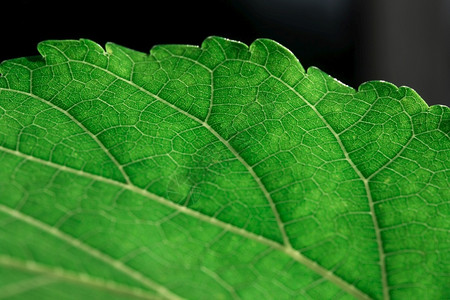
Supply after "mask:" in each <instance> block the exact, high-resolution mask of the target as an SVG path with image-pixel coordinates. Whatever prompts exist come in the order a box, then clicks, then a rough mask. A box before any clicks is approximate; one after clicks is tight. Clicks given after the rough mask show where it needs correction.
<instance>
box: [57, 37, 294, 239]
mask: <svg viewBox="0 0 450 300" xmlns="http://www.w3.org/2000/svg"><path fill="white" fill-rule="evenodd" d="M48 46H49V47H52V48H54V49H55V50H56V51H58V52H60V53H61V55H63V56H64V57H65V58H66V59H67V62H68V63H69V62H75V63H80V64H85V65H87V66H90V67H92V68H94V69H97V70H100V71H103V72H105V73H106V74H109V75H111V76H113V77H115V78H117V79H118V80H120V81H123V82H125V83H127V84H129V85H130V86H132V87H134V88H136V89H137V90H140V91H141V92H143V93H145V94H147V95H148V96H150V97H152V98H154V99H157V100H158V101H160V102H162V103H163V104H165V105H167V106H169V107H171V108H172V109H174V110H176V111H177V112H179V113H181V114H183V115H185V116H186V117H188V118H189V119H191V120H193V121H195V122H197V123H199V124H200V125H202V126H203V127H205V128H206V129H207V130H208V131H209V132H211V133H212V134H213V135H214V136H215V137H216V138H217V139H218V140H219V141H221V142H222V143H223V144H224V145H225V146H226V147H227V148H228V150H229V151H230V152H231V153H232V154H233V155H234V156H235V157H236V158H237V159H238V160H239V162H241V164H242V165H243V166H244V167H245V168H246V169H247V171H248V172H249V173H250V175H251V176H252V177H253V178H254V180H255V181H256V183H257V185H258V187H259V188H260V189H261V191H262V192H263V194H264V196H265V198H266V199H267V202H268V203H269V206H270V208H271V210H272V213H273V214H274V216H275V219H276V221H277V225H278V228H279V230H280V233H281V236H282V238H283V242H284V244H285V245H286V246H287V247H291V248H292V246H291V243H290V240H289V237H288V236H287V234H286V230H285V228H284V223H283V221H282V220H281V216H280V214H279V213H278V209H277V207H276V205H275V202H274V201H273V199H272V196H271V195H270V193H269V192H268V191H267V189H266V187H265V186H264V184H263V183H262V181H261V179H260V178H259V176H258V175H257V174H256V173H255V171H254V170H253V168H252V167H251V166H250V165H249V164H248V163H247V162H246V161H245V160H244V159H243V158H242V157H241V156H240V154H239V153H238V152H237V151H236V149H234V147H233V146H231V145H230V143H229V142H228V141H227V140H225V139H224V138H223V137H222V136H221V135H220V134H219V133H218V132H217V131H215V130H214V129H213V128H212V127H211V126H210V125H209V124H207V123H206V122H205V121H202V120H200V119H199V118H197V117H196V116H194V115H191V114H190V113H188V112H186V111H184V110H182V109H180V108H179V107H178V106H176V105H174V104H172V103H170V102H168V101H166V100H164V99H162V98H161V97H159V96H158V95H155V94H153V93H151V92H150V91H148V90H146V89H144V88H143V87H141V86H139V85H137V84H136V83H134V82H132V81H130V80H128V79H125V78H122V77H120V76H118V75H117V74H115V73H113V72H111V71H109V70H107V69H104V68H100V67H99V66H97V65H94V64H91V63H88V62H86V61H75V60H71V59H70V58H69V57H67V55H66V54H65V53H64V52H62V51H61V50H60V49H58V48H56V47H54V46H52V45H48ZM69 68H70V65H69Z"/></svg>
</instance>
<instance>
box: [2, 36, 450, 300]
mask: <svg viewBox="0 0 450 300" xmlns="http://www.w3.org/2000/svg"><path fill="white" fill-rule="evenodd" d="M38 50H39V52H40V54H41V56H37V57H28V58H18V59H13V60H9V61H5V62H3V63H2V64H1V66H0V73H1V74H2V77H0V164H1V168H0V298H7V299H37V298H39V299H55V298H57V299H80V298H84V297H89V298H95V299H130V298H144V299H158V298H162V299H183V298H186V299H354V298H357V299H446V298H449V297H450V294H449V290H448V287H449V285H450V264H449V261H450V252H449V251H450V202H449V195H450V184H449V178H450V176H449V175H450V172H449V170H450V157H449V156H450V140H449V132H450V110H449V108H448V107H444V106H431V107H428V106H427V105H426V103H425V102H424V101H423V100H422V99H421V98H420V96H418V95H417V93H415V92H414V91H413V90H412V89H410V88H407V87H400V88H397V87H395V86H394V85H392V84H390V83H386V82H380V81H373V82H367V83H364V84H362V85H361V86H360V87H359V88H358V90H357V91H356V90H354V89H352V88H350V87H348V86H346V85H344V84H342V83H341V82H339V81H337V80H336V79H334V78H332V77H330V76H328V75H327V74H325V73H324V72H322V71H320V70H319V69H317V68H315V67H311V68H309V69H308V70H307V71H305V70H304V69H303V67H302V66H301V64H300V63H299V62H298V60H297V59H296V58H295V56H294V55H293V54H292V53H291V52H289V50H287V49H286V48H284V47H283V46H281V45H279V44H278V43H276V42H274V41H272V40H268V39H259V40H256V41H255V42H254V43H252V44H251V45H250V47H247V46H246V45H244V44H242V43H240V42H236V41H231V40H228V39H224V38H219V37H210V38H208V39H206V40H205V41H204V42H203V44H202V46H201V47H194V46H186V45H162V46H156V47H154V48H153V49H152V50H151V52H150V54H145V53H140V52H136V51H133V50H130V49H127V48H125V47H122V46H119V45H115V44H112V43H109V44H107V45H106V47H105V49H103V48H102V47H100V46H99V45H98V44H96V43H94V42H92V41H89V40H79V41H73V40H65V41H45V42H42V43H40V44H39V46H38Z"/></svg>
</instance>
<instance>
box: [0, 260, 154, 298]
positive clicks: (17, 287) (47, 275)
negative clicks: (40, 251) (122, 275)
mask: <svg viewBox="0 0 450 300" xmlns="http://www.w3.org/2000/svg"><path fill="white" fill-rule="evenodd" d="M0 266H3V267H5V268H12V269H17V270H20V271H23V272H28V273H34V274H37V275H39V276H38V278H36V277H35V278H33V279H29V280H23V281H20V282H16V283H14V284H12V285H8V286H4V287H2V289H1V291H0V299H2V298H7V297H11V296H12V295H17V294H18V293H23V292H25V291H28V290H30V287H32V288H33V289H35V288H39V287H41V286H43V285H47V284H52V283H55V282H60V281H66V282H72V283H75V284H81V285H86V286H92V287H94V288H97V289H102V290H107V291H110V292H112V293H116V294H123V295H126V296H130V297H134V298H139V299H147V300H155V299H159V297H158V296H157V295H153V294H150V293H149V292H147V291H144V290H141V289H139V288H134V287H128V286H125V285H122V284H119V283H116V282H113V281H106V280H103V279H99V278H96V277H92V276H91V275H88V274H85V273H75V272H71V271H67V270H64V269H61V268H52V267H48V266H46V265H43V264H40V263H36V262H34V261H22V260H18V259H15V258H12V257H9V256H6V255H0Z"/></svg>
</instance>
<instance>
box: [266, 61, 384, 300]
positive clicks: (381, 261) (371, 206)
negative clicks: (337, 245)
mask: <svg viewBox="0 0 450 300" xmlns="http://www.w3.org/2000/svg"><path fill="white" fill-rule="evenodd" d="M261 67H264V66H261ZM264 68H265V67H264ZM266 71H267V72H269V70H267V69H266ZM269 74H271V73H270V72H269ZM271 76H272V77H273V78H274V79H276V80H278V81H279V82H281V83H282V84H283V85H284V86H286V87H287V88H288V89H290V90H291V91H292V92H293V93H295V95H297V97H299V98H300V99H302V100H303V101H304V102H305V103H306V104H307V105H308V106H309V107H310V108H311V109H312V110H313V111H314V113H315V114H316V115H317V116H318V117H319V119H320V120H321V121H322V122H323V123H324V124H325V126H326V127H327V128H328V130H329V131H330V132H331V134H333V136H334V138H335V139H336V142H337V143H338V145H339V147H340V148H341V151H342V153H343V154H344V157H345V159H346V160H347V162H348V163H349V164H350V166H351V167H352V169H353V170H354V171H355V173H356V174H357V175H358V177H359V178H360V180H361V181H362V182H363V184H364V189H365V192H366V196H367V201H368V204H369V209H370V216H371V218H372V223H373V227H374V231H375V237H376V241H377V246H378V256H379V264H380V272H381V283H382V286H383V299H384V300H389V299H390V295H389V285H388V281H387V270H386V259H385V256H386V255H385V253H384V247H383V239H382V237H381V230H380V225H379V224H378V219H377V215H376V213H375V206H374V202H373V199H372V193H371V191H370V186H369V179H367V178H365V177H364V175H363V174H362V173H361V171H360V170H359V169H358V167H357V166H356V165H355V163H354V162H353V160H352V159H351V158H350V156H349V155H348V152H347V149H346V148H345V146H344V144H343V143H342V140H341V138H340V136H339V135H338V134H337V133H336V131H335V130H334V129H333V127H331V125H330V124H329V123H328V122H327V120H326V119H325V118H324V117H323V116H322V114H321V113H320V112H319V111H318V110H317V108H316V107H315V106H314V105H312V104H311V103H310V102H309V101H308V100H306V99H305V97H303V96H302V95H301V94H300V93H299V92H298V91H297V90H295V89H294V88H293V87H291V86H290V85H288V84H287V83H285V82H284V81H283V80H281V79H280V78H278V77H275V76H273V75H272V74H271Z"/></svg>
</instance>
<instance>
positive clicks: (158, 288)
mask: <svg viewBox="0 0 450 300" xmlns="http://www.w3.org/2000/svg"><path fill="white" fill-rule="evenodd" d="M0 211H2V212H4V213H6V214H8V215H10V216H11V217H13V218H15V219H17V220H20V221H22V222H25V223H27V224H29V225H31V226H33V227H35V228H37V229H39V230H41V231H43V232H46V233H48V234H50V235H53V236H54V237H56V238H58V239H60V240H62V241H64V242H66V243H67V244H69V245H71V246H73V247H74V248H77V249H79V250H82V251H83V252H85V253H87V254H88V255H90V256H92V257H95V258H97V259H99V260H101V261H103V262H105V263H107V264H108V265H109V266H111V267H113V268H114V269H116V270H118V271H120V272H122V273H123V274H126V275H128V276H129V277H131V278H133V279H135V280H137V281H138V282H140V283H142V284H144V285H145V286H147V287H149V288H150V289H152V290H154V291H155V292H157V293H158V294H159V295H161V296H163V297H165V298H167V299H174V300H178V299H181V298H180V297H179V296H178V295H175V294H174V293H172V292H171V291H169V290H168V289H167V288H166V287H164V286H162V285H160V284H158V283H156V282H154V281H152V280H150V279H149V278H147V277H146V276H144V275H143V274H142V273H140V272H138V271H136V270H134V269H131V268H130V267H128V266H127V265H125V264H124V263H122V262H121V261H118V260H116V259H114V258H112V257H110V256H109V255H106V254H105V253H103V252H101V251H99V250H98V249H95V248H92V247H91V246H89V245H87V244H85V243H83V242H81V241H80V240H78V239H76V238H74V237H72V236H70V235H67V234H66V233H64V232H62V231H60V230H59V229H57V228H55V227H51V226H49V225H48V224H45V223H43V222H41V221H39V220H36V219H35V218H33V217H31V216H28V215H25V214H23V213H22V212H20V211H17V210H15V209H12V208H10V207H7V206H5V205H2V204H0Z"/></svg>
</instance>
